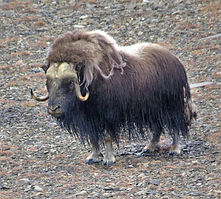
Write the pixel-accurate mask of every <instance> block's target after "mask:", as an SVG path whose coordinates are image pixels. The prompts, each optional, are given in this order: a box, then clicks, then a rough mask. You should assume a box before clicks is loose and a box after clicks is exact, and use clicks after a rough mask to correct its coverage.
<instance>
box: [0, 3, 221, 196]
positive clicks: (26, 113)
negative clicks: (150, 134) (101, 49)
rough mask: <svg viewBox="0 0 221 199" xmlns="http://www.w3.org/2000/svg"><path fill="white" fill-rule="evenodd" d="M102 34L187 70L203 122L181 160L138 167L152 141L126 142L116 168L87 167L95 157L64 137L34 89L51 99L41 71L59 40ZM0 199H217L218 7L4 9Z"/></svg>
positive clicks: (220, 115) (154, 157)
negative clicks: (173, 59)
mask: <svg viewBox="0 0 221 199" xmlns="http://www.w3.org/2000/svg"><path fill="white" fill-rule="evenodd" d="M75 28H85V29H88V30H94V29H101V30H103V31H106V32H108V33H109V34H110V35H112V36H113V37H114V38H115V39H116V40H117V41H118V43H119V44H120V45H130V44H133V43H136V42H143V41H145V42H153V43H159V44H161V45H163V46H166V47H167V48H169V49H170V50H171V52H172V53H174V54H175V55H176V56H177V57H178V58H179V59H180V60H181V61H182V63H183V64H184V66H185V68H186V71H187V75H188V79H189V82H190V84H193V83H199V82H205V81H209V82H213V83H214V84H211V85H207V86H204V87H200V88H195V89H192V96H193V100H194V102H195V104H196V106H197V110H198V119H197V121H196V122H194V124H193V126H192V127H191V130H190V138H189V140H186V139H183V140H182V154H181V155H180V156H177V157H169V156H168V153H167V152H168V151H167V149H168V145H169V143H170V139H169V137H168V136H167V135H165V136H164V137H163V138H162V140H161V151H160V152H159V153H153V154H148V155H147V156H142V157H136V155H135V152H138V151H140V150H141V149H142V147H143V146H144V145H145V144H147V143H148V141H146V142H145V141H140V142H138V141H136V142H135V141H131V142H129V141H127V140H122V142H121V143H120V147H119V148H117V147H116V152H117V154H118V156H117V162H116V164H114V165H113V166H111V167H107V166H103V165H101V164H94V165H87V164H85V163H84V160H85V158H86V157H87V155H88V153H89V151H90V148H89V147H88V146H83V145H82V144H81V143H79V142H78V141H77V140H75V139H74V138H72V137H71V136H69V134H68V133H67V132H66V131H65V130H63V129H61V128H60V127H59V126H58V125H57V123H56V121H55V120H54V119H53V118H52V117H51V116H49V115H48V114H47V103H46V102H42V103H37V102H35V101H34V100H32V99H31V97H30V89H31V88H33V89H34V90H35V91H36V92H37V93H41V94H42V95H44V94H46V88H45V76H44V72H43V71H42V70H41V69H40V66H41V65H42V64H44V63H45V57H46V51H47V48H48V47H49V46H50V44H51V43H52V42H53V40H54V39H55V38H56V37H57V36H59V35H60V34H63V33H65V32H67V31H71V30H74V29H75ZM0 31H1V34H0V107H1V108H0V199H17V198H59V199H60V198H62V199H63V198H82V199H84V198H91V199H95V198H96V199H105V198H114V199H116V198H119V199H120V198H121V199H129V198H136V199H141V198H164V199H166V198H170V199H171V198H185V199H192V198H211V199H213V198H221V183H220V182H221V151H220V150H221V130H220V128H221V122H220V120H221V107H220V101H221V100H220V99H221V92H220V91H221V89H220V87H221V2H220V1H219V0H185V1H183V0H174V1H167V0H149V1H142V0H131V1H130V0H125V1H123V0H114V1H104V0H78V1H77V0H76V1H75V0H70V1H64V0H61V1H55V0H53V1H49V0H39V1H34V0H33V1H15V0H14V1H13V0H12V1H11V0H0Z"/></svg>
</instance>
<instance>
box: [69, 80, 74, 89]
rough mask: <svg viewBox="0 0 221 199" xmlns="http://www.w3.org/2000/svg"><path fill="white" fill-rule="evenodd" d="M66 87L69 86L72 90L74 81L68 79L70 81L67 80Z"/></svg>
mask: <svg viewBox="0 0 221 199" xmlns="http://www.w3.org/2000/svg"><path fill="white" fill-rule="evenodd" d="M68 88H69V89H70V90H73V89H74V81H72V80H70V81H69V82H68Z"/></svg>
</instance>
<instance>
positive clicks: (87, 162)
mask: <svg viewBox="0 0 221 199" xmlns="http://www.w3.org/2000/svg"><path fill="white" fill-rule="evenodd" d="M99 162H100V160H94V159H92V158H91V159H86V160H85V164H95V163H99Z"/></svg>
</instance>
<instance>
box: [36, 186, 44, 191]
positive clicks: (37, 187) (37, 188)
mask: <svg viewBox="0 0 221 199" xmlns="http://www.w3.org/2000/svg"><path fill="white" fill-rule="evenodd" d="M34 190H35V191H43V189H42V188H41V187H39V186H37V185H36V186H35V187H34Z"/></svg>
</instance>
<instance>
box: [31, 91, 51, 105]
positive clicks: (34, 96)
mask: <svg viewBox="0 0 221 199" xmlns="http://www.w3.org/2000/svg"><path fill="white" fill-rule="evenodd" d="M31 97H32V99H34V100H37V101H39V102H42V101H46V100H48V98H49V95H48V94H47V95H46V96H45V97H37V96H36V95H35V94H34V93H33V91H32V89H31Z"/></svg>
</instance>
